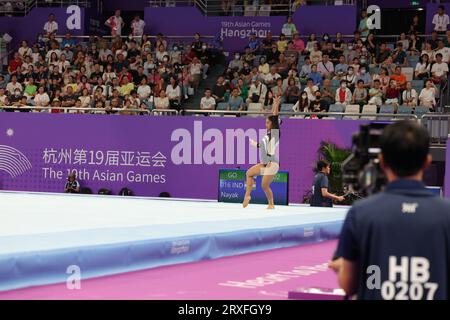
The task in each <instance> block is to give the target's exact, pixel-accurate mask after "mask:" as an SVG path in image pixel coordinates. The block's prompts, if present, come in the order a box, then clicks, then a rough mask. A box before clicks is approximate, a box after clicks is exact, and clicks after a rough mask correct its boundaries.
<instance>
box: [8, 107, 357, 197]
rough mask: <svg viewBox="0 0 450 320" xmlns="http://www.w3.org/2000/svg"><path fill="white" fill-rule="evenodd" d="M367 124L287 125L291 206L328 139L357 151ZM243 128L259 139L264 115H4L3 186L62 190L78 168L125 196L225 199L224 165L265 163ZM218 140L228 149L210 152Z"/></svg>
mask: <svg viewBox="0 0 450 320" xmlns="http://www.w3.org/2000/svg"><path fill="white" fill-rule="evenodd" d="M360 123H361V122H359V121H330V120H298V119H286V120H285V121H284V122H283V125H282V137H281V142H280V149H279V153H280V162H281V170H287V171H289V173H290V186H289V199H290V201H291V202H296V203H298V202H301V200H302V197H303V195H304V193H305V192H306V191H307V190H309V189H310V187H311V181H312V177H313V171H312V168H313V165H314V162H315V160H316V159H317V150H318V148H319V145H320V142H321V141H323V140H326V141H332V142H334V143H336V144H338V145H339V146H342V147H349V146H350V144H351V137H352V134H353V133H354V132H355V131H357V130H358V127H359V124H360ZM30 128H33V130H32V131H33V132H35V133H36V134H30ZM239 129H242V130H245V131H246V130H249V131H248V133H249V134H253V135H254V137H253V139H254V140H257V139H258V137H257V136H258V135H259V137H260V138H262V136H263V135H264V134H265V132H264V118H259V119H255V118H235V119H233V118H209V117H201V118H197V117H144V116H142V117H139V116H130V117H127V116H102V115H56V114H18V113H6V112H4V113H0V189H4V190H22V191H41V192H61V191H62V190H63V188H64V184H65V180H66V177H67V173H68V171H70V170H74V169H76V170H78V171H79V172H80V174H79V177H80V180H81V181H82V184H83V185H84V186H88V187H90V188H92V189H93V191H94V192H97V191H98V189H100V188H102V187H107V188H109V189H112V190H113V191H114V193H115V194H117V193H118V192H119V190H120V189H121V188H123V187H129V188H130V189H131V190H133V191H134V192H135V194H136V195H140V196H158V195H159V193H160V192H163V191H168V192H170V193H171V194H172V196H174V197H180V198H200V199H217V188H218V172H219V169H220V168H237V167H240V168H243V169H247V168H249V167H250V166H251V165H252V164H254V163H256V162H257V154H258V150H257V149H255V148H253V147H251V146H249V144H248V139H247V140H242V141H243V142H242V144H241V145H240V144H239V143H238V141H237V140H236V139H234V140H233V138H232V137H231V135H232V134H234V133H236V132H237V131H236V130H239ZM177 134H183V135H187V136H188V137H189V139H190V141H188V140H187V138H185V140H183V141H185V142H186V143H187V144H186V146H187V147H186V148H185V149H184V150H185V151H186V153H185V154H183V153H182V155H185V156H186V159H188V160H186V159H185V160H186V161H185V162H184V163H180V162H179V156H178V155H179V152H178V151H177V145H179V141H180V139H179V138H177V137H176V135H177ZM208 134H211V135H212V136H213V137H214V138H211V137H209V138H208V137H207V136H208ZM230 137H231V138H230ZM240 137H242V132H241V135H240ZM215 138H217V141H219V142H220V141H222V142H221V143H222V144H220V145H216V146H217V148H216V149H215V151H213V152H209V151H211V141H216V139H215ZM219 142H217V143H219ZM194 145H195V146H197V148H195V149H194ZM208 146H210V148H208ZM11 148H14V149H11ZM196 150H200V152H199V153H196ZM208 150H209V151H208ZM189 152H190V153H191V154H190V155H189V154H188V153H189ZM241 152H242V156H243V158H242V159H241V160H239V159H240V158H239V153H241ZM250 155H253V157H251V156H250ZM252 159H253V160H252ZM213 160H214V161H213ZM28 161H29V162H28ZM8 172H9V173H8ZM11 174H12V175H11ZM149 175H151V176H152V177H151V178H152V179H153V180H149V179H150V176H149Z"/></svg>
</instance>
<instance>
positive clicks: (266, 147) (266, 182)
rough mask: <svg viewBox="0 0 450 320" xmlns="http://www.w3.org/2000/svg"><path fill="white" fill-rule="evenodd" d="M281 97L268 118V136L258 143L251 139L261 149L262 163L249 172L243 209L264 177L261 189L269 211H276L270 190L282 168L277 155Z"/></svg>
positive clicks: (277, 99)
mask: <svg viewBox="0 0 450 320" xmlns="http://www.w3.org/2000/svg"><path fill="white" fill-rule="evenodd" d="M280 105H281V97H280V96H277V97H275V98H274V99H273V104H272V115H271V116H268V117H267V118H266V129H267V134H266V135H265V136H264V138H263V139H262V140H261V142H259V143H257V142H256V141H254V140H252V139H250V144H251V145H253V146H255V147H257V148H259V150H260V158H261V163H258V164H256V165H254V166H253V167H251V168H250V169H248V170H247V174H246V177H247V181H246V192H245V197H244V202H243V203H242V205H243V207H244V208H246V207H247V206H248V204H249V203H250V200H251V196H250V194H251V192H252V189H253V186H254V185H255V179H254V178H255V177H256V176H258V175H260V176H262V181H261V187H262V189H263V190H264V193H265V194H266V197H267V201H268V203H269V206H268V207H267V209H275V204H274V201H273V193H272V190H271V189H270V184H271V183H272V180H273V178H274V177H275V175H276V174H277V172H278V170H279V168H280V166H279V160H278V159H277V157H276V155H275V149H276V146H277V144H278V141H279V139H280V120H279V118H278V114H279V111H280Z"/></svg>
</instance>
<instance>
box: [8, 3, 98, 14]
mask: <svg viewBox="0 0 450 320" xmlns="http://www.w3.org/2000/svg"><path fill="white" fill-rule="evenodd" d="M70 5H78V6H80V7H87V8H89V7H90V5H91V1H89V0H0V16H1V15H16V16H24V15H27V14H28V13H29V12H30V11H31V9H33V8H35V7H41V6H44V7H45V6H47V7H67V6H70Z"/></svg>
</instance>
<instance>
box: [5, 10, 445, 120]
mask: <svg viewBox="0 0 450 320" xmlns="http://www.w3.org/2000/svg"><path fill="white" fill-rule="evenodd" d="M436 15H437V16H438V17H444V18H441V19H433V21H434V22H435V23H436V26H435V31H433V33H432V35H431V37H429V38H421V37H420V36H419V31H418V30H417V28H416V26H417V24H418V18H417V17H415V18H414V19H413V21H412V23H411V26H410V28H409V30H407V31H405V32H404V33H402V34H400V35H399V37H398V39H397V40H396V41H395V42H387V41H385V40H384V39H383V38H381V37H377V36H375V35H374V34H373V33H371V32H370V31H369V30H368V29H367V12H366V11H364V10H363V11H362V12H361V19H360V23H359V25H358V29H357V30H356V31H355V33H354V35H353V37H352V38H351V39H344V37H343V36H342V34H341V33H339V32H338V33H336V34H335V35H333V36H330V35H328V34H323V35H321V36H318V35H316V34H311V35H310V36H309V37H308V39H307V40H306V41H305V40H304V39H302V38H301V37H300V35H299V33H298V32H297V27H296V26H295V24H294V23H293V21H292V19H291V18H288V19H287V21H286V23H285V24H284V25H283V27H282V33H281V34H280V35H279V36H278V37H274V36H273V35H272V34H271V33H268V34H267V36H266V37H265V38H264V39H260V38H258V37H257V36H256V35H255V34H252V35H251V36H250V38H249V39H248V44H247V46H246V47H245V48H243V51H242V52H235V53H234V54H233V55H232V57H231V59H230V61H229V62H228V63H227V66H226V68H225V71H224V73H223V74H222V75H221V76H219V77H218V79H217V82H216V84H215V85H214V86H213V87H211V88H208V89H206V90H205V92H204V97H203V98H202V99H201V102H200V105H199V108H200V109H202V110H216V109H220V110H232V111H238V110H240V111H242V110H258V111H264V110H270V109H271V108H272V107H271V105H272V102H273V99H274V97H275V96H282V101H283V108H284V110H285V111H289V110H293V111H300V112H327V111H329V110H330V106H332V105H341V106H342V107H343V108H345V107H346V106H348V105H359V106H360V111H361V110H362V109H363V107H364V106H366V105H372V106H376V107H377V108H378V109H379V108H380V107H381V106H382V105H389V106H392V107H393V108H394V110H397V109H398V107H399V106H407V107H410V108H411V110H412V109H413V108H415V107H416V106H424V107H427V108H429V110H430V111H433V110H435V109H436V105H437V102H438V101H437V100H438V98H439V88H442V87H443V86H444V85H446V82H447V78H448V71H449V68H448V63H449V62H450V31H447V26H448V24H449V22H448V16H447V15H446V14H445V12H444V9H443V7H439V9H438V12H437V13H436ZM443 21H444V22H443ZM443 24H445V25H443ZM105 25H107V26H108V27H109V28H110V30H111V35H112V40H111V41H109V40H106V39H104V38H98V37H90V38H89V39H88V40H87V41H83V42H79V41H77V40H76V39H73V38H72V36H71V35H70V34H67V35H65V36H64V37H63V38H62V39H58V38H57V37H56V34H57V31H58V25H57V23H56V21H55V17H54V16H53V15H50V16H49V19H48V21H47V23H46V24H45V26H44V33H45V37H44V38H42V39H40V40H39V41H37V42H36V43H34V44H32V45H31V46H30V45H29V44H28V43H27V42H26V41H23V43H22V45H21V47H20V48H19V49H18V51H17V52H16V53H15V54H14V58H13V59H11V61H10V62H9V65H8V69H7V72H5V73H4V74H1V75H0V106H14V107H17V108H19V110H21V111H29V110H30V106H33V107H34V108H32V109H33V111H44V110H46V111H47V110H49V111H50V112H55V113H56V112H62V110H63V109H62V108H72V109H71V111H70V112H73V113H84V112H93V113H96V112H106V113H116V112H119V113H121V114H139V113H144V112H148V110H152V109H161V110H163V109H177V110H181V109H182V108H183V102H185V101H186V100H188V99H189V96H191V95H193V94H194V93H195V92H196V91H197V90H198V88H199V86H200V83H201V82H202V81H203V80H204V79H206V78H207V75H208V70H209V68H210V66H211V65H213V64H215V60H214V52H215V47H214V45H213V44H208V43H206V42H204V41H202V39H201V36H200V34H196V35H195V36H194V41H193V42H192V43H191V44H189V45H182V44H177V43H175V44H172V45H170V46H169V45H168V42H167V40H166V39H165V38H164V37H163V36H162V35H161V34H159V35H157V36H156V37H155V39H150V37H147V36H146V35H144V28H145V22H144V21H143V20H142V19H141V18H140V17H139V16H136V17H135V18H134V19H133V21H131V23H130V27H131V30H132V34H131V35H130V37H128V38H123V37H121V36H122V29H123V27H124V26H125V23H124V21H123V19H122V17H121V12H120V11H119V10H118V11H116V12H115V14H114V15H113V16H112V17H110V18H109V19H108V20H107V21H106V22H105ZM5 110H8V109H7V108H5Z"/></svg>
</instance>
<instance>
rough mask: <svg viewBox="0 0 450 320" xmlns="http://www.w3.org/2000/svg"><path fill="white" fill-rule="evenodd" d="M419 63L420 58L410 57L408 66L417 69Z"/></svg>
mask: <svg viewBox="0 0 450 320" xmlns="http://www.w3.org/2000/svg"><path fill="white" fill-rule="evenodd" d="M418 62H419V56H408V66H410V67H413V68H415V67H416V64H417V63H418Z"/></svg>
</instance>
